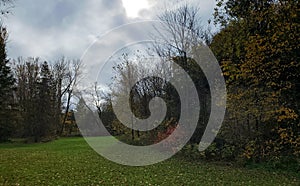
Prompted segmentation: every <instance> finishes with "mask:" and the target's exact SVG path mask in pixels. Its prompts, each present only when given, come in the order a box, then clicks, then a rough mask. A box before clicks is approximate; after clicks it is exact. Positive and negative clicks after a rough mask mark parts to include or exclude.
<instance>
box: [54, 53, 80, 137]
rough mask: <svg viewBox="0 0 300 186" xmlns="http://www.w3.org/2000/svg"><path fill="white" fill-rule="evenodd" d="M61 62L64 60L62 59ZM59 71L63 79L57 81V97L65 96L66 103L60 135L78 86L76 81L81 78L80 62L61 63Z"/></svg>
mask: <svg viewBox="0 0 300 186" xmlns="http://www.w3.org/2000/svg"><path fill="white" fill-rule="evenodd" d="M62 60H65V59H64V58H63V59H62ZM59 66H60V68H61V70H62V72H63V73H62V74H60V75H61V77H63V79H61V80H59V81H62V83H61V85H59V86H62V89H61V90H60V91H61V92H60V93H59V95H60V96H61V97H63V96H66V101H65V103H64V104H65V109H64V110H65V114H64V117H63V121H62V126H61V130H60V135H62V133H63V131H64V128H65V122H66V120H67V117H68V112H69V110H70V106H71V99H72V97H73V95H74V91H75V89H76V87H77V85H78V81H79V80H80V78H81V75H82V72H81V68H82V63H81V61H80V60H72V61H61V64H60V65H59Z"/></svg>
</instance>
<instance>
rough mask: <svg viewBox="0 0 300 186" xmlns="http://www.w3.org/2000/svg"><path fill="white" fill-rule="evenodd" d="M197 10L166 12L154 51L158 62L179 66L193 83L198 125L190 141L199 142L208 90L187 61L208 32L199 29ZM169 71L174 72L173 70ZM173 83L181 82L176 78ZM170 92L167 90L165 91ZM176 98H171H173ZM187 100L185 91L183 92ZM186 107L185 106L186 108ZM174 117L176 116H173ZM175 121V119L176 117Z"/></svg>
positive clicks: (206, 113)
mask: <svg viewBox="0 0 300 186" xmlns="http://www.w3.org/2000/svg"><path fill="white" fill-rule="evenodd" d="M198 13H199V9H198V8H197V7H191V6H189V5H187V4H185V5H183V6H182V7H179V8H178V9H176V10H167V11H165V12H164V13H163V14H162V15H160V16H158V19H159V20H160V21H161V22H162V25H161V28H160V29H157V34H156V35H155V36H156V38H155V39H156V40H157V42H156V43H155V46H154V48H155V49H156V52H157V54H158V55H159V56H160V57H161V58H162V61H171V62H173V63H176V64H177V65H179V66H180V67H181V68H182V69H183V70H184V71H185V72H187V73H188V75H189V76H190V77H191V79H192V80H193V83H194V85H195V87H196V89H197V92H198V97H199V100H202V101H201V102H200V107H201V108H200V113H199V116H200V117H199V118H201V120H199V121H198V126H197V129H196V132H195V133H194V136H193V137H192V138H191V142H199V141H200V139H201V136H202V134H203V132H204V129H205V126H206V124H207V121H208V117H209V110H210V106H209V105H210V91H209V86H208V82H207V79H206V77H205V75H204V73H203V72H202V70H201V68H200V67H199V66H198V65H197V63H196V62H195V61H194V60H193V59H192V58H191V54H192V53H193V50H194V49H195V48H196V47H198V46H200V45H205V44H208V42H209V39H208V38H209V37H208V35H209V34H208V33H207V32H206V31H204V30H203V25H202V23H201V18H200V17H199V15H198ZM168 68H170V69H171V70H170V69H169V71H172V72H173V73H177V69H175V68H174V67H168ZM176 81H182V80H180V79H176ZM169 92H170V91H169ZM174 97H176V96H175V95H173V98H174ZM185 97H188V92H185ZM177 101H178V100H177ZM186 107H189V105H186ZM175 117H176V116H175ZM177 119H178V118H177Z"/></svg>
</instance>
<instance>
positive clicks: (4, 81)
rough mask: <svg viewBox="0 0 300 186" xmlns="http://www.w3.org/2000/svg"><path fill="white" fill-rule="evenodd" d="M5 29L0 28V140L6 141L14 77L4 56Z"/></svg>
mask: <svg viewBox="0 0 300 186" xmlns="http://www.w3.org/2000/svg"><path fill="white" fill-rule="evenodd" d="M6 40H7V31H6V29H5V28H3V27H1V28H0V141H6V140H7V139H8V137H10V135H11V134H12V130H13V126H12V125H13V122H12V118H11V106H12V105H11V103H12V101H13V100H12V95H13V85H14V78H13V75H12V72H11V68H10V67H9V66H8V63H9V60H8V59H7V56H6Z"/></svg>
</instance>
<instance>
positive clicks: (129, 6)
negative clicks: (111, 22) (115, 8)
mask: <svg viewBox="0 0 300 186" xmlns="http://www.w3.org/2000/svg"><path fill="white" fill-rule="evenodd" d="M122 2H123V6H124V8H125V10H126V14H127V16H128V17H131V18H135V17H138V16H139V12H140V11H141V10H143V9H147V8H149V7H150V6H149V3H148V1H147V0H122Z"/></svg>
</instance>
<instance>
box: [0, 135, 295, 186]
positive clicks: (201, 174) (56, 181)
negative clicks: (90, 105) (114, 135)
mask: <svg viewBox="0 0 300 186" xmlns="http://www.w3.org/2000/svg"><path fill="white" fill-rule="evenodd" d="M109 140H110V139H109V138H107V143H109ZM103 145H105V144H103ZM0 185H26V186H27V185H300V180H299V179H298V178H295V177H293V176H291V175H286V174H281V173H278V172H270V171H264V170H259V169H244V168H236V167H230V166H221V165H215V164H209V163H205V162H189V161H185V160H183V159H181V158H178V157H173V158H171V159H169V160H167V161H164V162H161V163H158V164H155V165H150V166H145V167H129V166H123V165H119V164H116V163H113V162H110V161H108V160H106V159H105V158H103V157H101V156H100V155H98V154H97V153H96V152H94V151H93V150H92V149H91V148H90V147H89V146H88V145H87V143H86V142H85V141H84V139H83V138H63V139H60V140H57V141H53V142H49V143H40V144H21V143H7V144H1V145H0Z"/></svg>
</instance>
